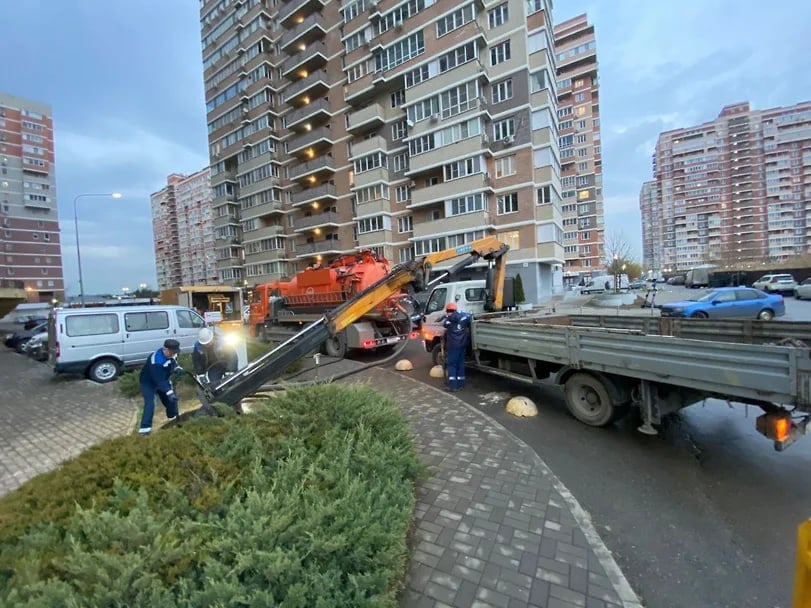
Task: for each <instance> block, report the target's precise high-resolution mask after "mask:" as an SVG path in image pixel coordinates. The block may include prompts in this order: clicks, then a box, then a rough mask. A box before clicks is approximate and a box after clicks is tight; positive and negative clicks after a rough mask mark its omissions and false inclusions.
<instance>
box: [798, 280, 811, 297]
mask: <svg viewBox="0 0 811 608" xmlns="http://www.w3.org/2000/svg"><path fill="white" fill-rule="evenodd" d="M794 297H795V298H797V299H798V300H802V299H803V298H811V279H806V280H805V281H803V282H802V283H800V284H799V285H797V287H795V288H794Z"/></svg>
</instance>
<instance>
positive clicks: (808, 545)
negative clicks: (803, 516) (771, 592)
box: [791, 519, 811, 608]
mask: <svg viewBox="0 0 811 608" xmlns="http://www.w3.org/2000/svg"><path fill="white" fill-rule="evenodd" d="M791 606H792V608H811V519H809V520H807V521H805V522H803V523H801V524H800V527H799V528H797V567H796V570H795V574H794V600H793V601H792V603H791Z"/></svg>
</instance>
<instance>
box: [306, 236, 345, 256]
mask: <svg viewBox="0 0 811 608" xmlns="http://www.w3.org/2000/svg"><path fill="white" fill-rule="evenodd" d="M327 251H343V249H342V248H341V242H340V241H338V240H337V239H330V240H326V241H318V242H316V243H306V244H304V245H299V246H298V247H297V248H296V255H297V256H303V255H312V254H314V253H326V252H327Z"/></svg>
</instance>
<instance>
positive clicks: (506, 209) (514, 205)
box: [496, 192, 518, 215]
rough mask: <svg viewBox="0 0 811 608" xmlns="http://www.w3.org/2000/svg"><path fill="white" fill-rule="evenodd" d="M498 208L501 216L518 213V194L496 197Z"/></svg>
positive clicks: (511, 193)
mask: <svg viewBox="0 0 811 608" xmlns="http://www.w3.org/2000/svg"><path fill="white" fill-rule="evenodd" d="M496 208H497V212H498V214H499V215H505V214H507V213H517V212H518V193H517V192H510V193H509V194H503V195H500V196H498V197H496Z"/></svg>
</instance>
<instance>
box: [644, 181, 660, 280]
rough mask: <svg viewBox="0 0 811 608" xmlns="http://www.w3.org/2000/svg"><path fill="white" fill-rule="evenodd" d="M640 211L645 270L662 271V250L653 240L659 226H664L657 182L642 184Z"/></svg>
mask: <svg viewBox="0 0 811 608" xmlns="http://www.w3.org/2000/svg"><path fill="white" fill-rule="evenodd" d="M639 209H640V211H641V215H642V259H643V260H644V264H645V268H644V269H643V270H657V271H661V270H663V269H664V268H665V265H664V264H663V263H662V258H661V248H660V247H657V246H656V241H655V239H654V238H653V236H654V235H655V234H657V230H658V228H659V226H661V225H662V206H661V205H660V204H659V196H658V191H657V186H656V182H655V181H648V182H645V183H644V184H642V190H641V192H640V193H639Z"/></svg>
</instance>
